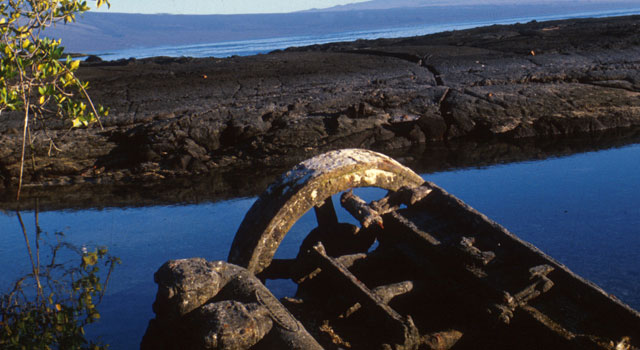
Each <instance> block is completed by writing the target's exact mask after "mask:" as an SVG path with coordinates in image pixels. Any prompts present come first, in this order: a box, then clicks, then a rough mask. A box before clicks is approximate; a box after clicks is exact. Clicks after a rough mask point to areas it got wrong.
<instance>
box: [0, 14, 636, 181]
mask: <svg viewBox="0 0 640 350" xmlns="http://www.w3.org/2000/svg"><path fill="white" fill-rule="evenodd" d="M639 32H640V17H638V16H633V17H621V18H612V19H590V20H584V19H580V20H566V21H555V22H542V23H537V22H531V23H527V24H516V25H511V26H491V27H486V28H479V29H472V30H465V31H453V32H446V33H440V34H435V35H429V36H424V37H415V38H405V39H381V40H374V41H356V42H352V43H337V44H327V45H322V46H318V45H316V46H311V47H306V48H298V49H290V50H286V51H281V52H275V53H271V54H268V55H258V56H251V57H232V58H228V59H215V58H206V59H191V58H162V57H159V58H153V59H144V60H134V59H131V60H123V61H115V62H95V63H86V64H83V67H82V68H81V73H80V75H81V76H82V78H83V79H86V80H89V81H90V82H91V87H92V88H91V91H90V92H91V93H92V96H93V99H94V101H99V102H100V103H102V104H104V105H108V106H110V107H111V116H110V117H108V118H106V119H105V120H103V124H104V129H102V130H101V129H99V128H96V127H94V128H90V129H81V130H71V131H68V126H66V125H63V124H62V123H58V124H55V123H54V124H53V125H51V126H50V127H49V130H48V131H47V132H46V135H45V132H44V131H43V130H38V129H36V130H34V135H36V136H37V139H36V148H35V157H34V159H35V164H36V167H35V171H34V170H33V168H32V167H31V166H29V167H27V175H26V177H25V180H26V182H27V183H36V184H45V185H56V184H59V185H66V184H82V183H92V184H94V183H107V184H118V183H132V182H134V181H145V182H149V181H157V180H163V179H167V178H176V177H182V176H185V175H198V174H200V175H203V174H210V173H212V172H213V173H219V172H224V171H229V170H234V169H238V168H240V167H244V168H248V169H255V167H256V166H269V167H276V166H283V165H288V164H291V162H292V161H294V160H298V159H303V158H307V157H309V156H311V155H313V154H317V153H320V152H322V151H326V150H329V149H337V148H344V147H362V148H371V149H375V150H380V151H385V152H389V151H391V150H394V149H402V148H403V147H404V148H406V147H410V146H412V145H413V146H415V145H420V144H425V143H426V144H427V145H428V144H429V142H432V141H451V140H454V139H457V140H473V141H474V142H477V141H478V140H484V139H487V138H493V139H495V138H498V139H503V140H513V139H519V138H525V137H533V136H538V137H549V136H554V135H570V134H584V133H596V132H599V131H602V130H608V129H613V128H629V127H632V126H636V125H640V98H639V97H640V75H639V74H640V73H638V72H639V71H640V70H639V68H640V60H639V59H638V57H640V39H639V38H640V33H639ZM2 117H3V118H2V121H1V122H0V135H1V136H0V177H1V180H2V181H1V182H2V183H3V185H0V186H5V187H6V186H14V185H15V183H16V182H17V181H16V178H17V175H18V170H19V148H20V144H21V141H20V137H21V132H20V131H19V130H21V117H20V116H19V115H14V114H3V116H2ZM49 138H53V139H54V140H55V145H56V146H57V148H58V149H59V150H57V149H56V148H55V147H52V145H51V143H50V142H49V141H47V140H48V139H49ZM427 147H429V146H427ZM49 153H50V154H51V155H52V156H49V155H48V154H49Z"/></svg>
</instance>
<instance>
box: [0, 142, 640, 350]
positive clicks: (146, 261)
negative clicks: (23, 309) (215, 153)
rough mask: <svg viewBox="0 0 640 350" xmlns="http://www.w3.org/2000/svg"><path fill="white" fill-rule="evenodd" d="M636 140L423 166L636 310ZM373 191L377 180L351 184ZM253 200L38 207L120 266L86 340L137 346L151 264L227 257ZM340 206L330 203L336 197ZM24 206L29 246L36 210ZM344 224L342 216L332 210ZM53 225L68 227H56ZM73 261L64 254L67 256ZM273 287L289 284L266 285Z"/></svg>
mask: <svg viewBox="0 0 640 350" xmlns="http://www.w3.org/2000/svg"><path fill="white" fill-rule="evenodd" d="M638 174H640V144H634V145H629V146H625V147H621V148H614V149H608V150H603V151H598V152H587V153H581V154H574V155H571V156H565V157H559V158H550V159H545V160H537V161H524V162H516V163H510V164H500V165H493V166H488V167H483V168H466V169H457V170H452V171H445V172H436V173H428V174H422V176H423V177H424V178H425V179H426V180H429V181H433V182H435V183H436V184H438V185H440V186H442V187H443V188H445V189H446V190H447V191H449V192H451V193H452V194H454V195H456V196H458V197H459V198H461V199H462V200H464V201H465V202H467V203H468V204H470V205H471V206H473V207H474V208H476V209H478V210H479V211H481V212H483V213H484V214H486V215H487V216H489V217H490V218H492V219H494V220H496V221H497V222H498V223H500V224H502V225H504V226H505V227H506V228H507V229H509V230H510V231H512V232H513V233H515V234H516V235H518V236H519V237H521V238H523V239H524V240H527V241H529V242H531V243H533V244H535V245H536V246H538V247H539V248H541V249H542V250H543V251H544V252H546V253H548V254H549V255H551V256H552V257H554V258H555V259H557V260H559V261H560V262H561V263H564V264H565V265H567V266H568V267H569V268H570V269H572V270H573V271H574V272H577V273H578V274H580V275H582V276H583V277H585V278H587V279H589V280H591V281H593V282H595V283H596V284H598V285H600V286H601V287H603V288H604V289H605V290H606V291H608V292H609V293H612V294H614V295H616V296H617V297H619V298H620V299H621V300H622V301H624V302H626V303H628V304H629V305H631V306H632V307H634V308H636V309H640V277H638V276H640V206H638V198H640V176H639V175H638ZM356 193H357V194H359V195H360V196H362V197H363V198H365V200H372V199H376V198H379V197H381V196H382V195H383V191H381V190H379V189H358V190H357V191H356ZM254 201H255V198H236V199H232V200H226V201H220V202H215V203H202V204H194V205H170V206H166V205H164V206H149V207H142V208H108V209H103V210H60V211H49V212H41V213H39V215H38V221H39V224H40V227H41V228H42V230H43V232H44V233H43V234H42V235H41V240H40V241H39V245H40V249H41V251H42V261H47V259H46V257H47V246H48V245H50V244H52V242H54V241H55V240H56V239H58V238H60V237H62V239H64V240H65V241H66V242H68V243H70V244H73V245H75V246H77V247H86V248H88V249H91V247H94V246H106V247H108V249H109V251H110V253H111V254H113V255H115V256H118V257H119V258H120V259H121V260H122V264H121V265H120V266H118V267H117V268H116V270H115V271H114V273H113V275H112V279H111V281H110V283H109V286H108V288H107V293H106V295H105V297H104V300H103V302H102V303H101V304H100V305H99V310H100V312H101V315H102V317H101V319H100V321H99V322H98V323H97V324H94V325H91V326H90V327H87V329H86V330H87V334H88V335H89V336H90V337H91V339H96V340H98V339H101V340H103V341H104V342H107V343H109V344H111V348H112V349H136V348H138V346H139V343H140V340H141V338H142V335H143V334H144V332H145V329H146V326H147V323H148V321H149V320H150V319H151V318H152V317H153V312H152V309H151V305H152V303H153V301H154V299H155V293H156V290H157V287H156V285H155V283H154V281H153V274H154V272H155V271H156V270H157V269H158V268H159V267H160V266H161V265H162V264H163V263H164V262H166V261H167V260H170V259H180V258H190V257H202V258H205V259H209V260H226V257H227V254H228V251H229V247H230V245H231V241H232V240H233V236H234V234H235V232H236V230H237V228H238V226H239V225H240V222H241V221H242V219H243V217H244V214H245V213H246V212H247V211H248V209H249V208H250V207H251V205H252V204H253V202H254ZM334 202H336V203H337V201H334ZM25 206H26V207H27V208H25V210H24V211H22V212H21V213H20V216H21V217H22V219H23V221H24V222H25V225H26V229H27V233H28V235H27V237H28V238H29V241H30V244H31V247H32V249H33V250H35V242H36V233H35V219H36V218H35V212H34V210H33V206H31V207H29V205H28V203H25ZM338 214H339V218H340V220H341V221H347V220H349V219H348V218H349V214H347V213H346V212H339V213H338ZM313 227H315V217H314V214H313V211H311V212H309V213H307V214H306V215H305V216H303V218H302V219H301V220H300V221H298V222H297V223H296V225H294V227H293V228H292V230H291V231H290V232H289V234H288V235H287V236H286V237H285V239H284V241H283V242H282V244H281V246H280V248H279V250H278V252H277V253H276V254H277V256H278V257H292V256H295V254H296V253H297V250H298V247H299V245H300V242H301V241H302V239H303V238H304V237H305V236H306V234H307V233H308V232H309V231H310V230H311V229H312V228H313ZM55 232H60V233H62V234H63V236H59V235H55ZM76 263H77V259H76V260H72V261H70V264H71V265H74V264H76ZM0 266H4V267H8V266H10V267H11V268H10V269H7V268H5V269H4V270H3V273H2V274H0V292H6V291H7V290H8V288H10V286H12V284H13V283H14V282H15V281H16V280H17V279H18V278H19V277H21V276H23V275H25V274H27V273H29V271H30V269H31V264H30V262H29V254H28V250H27V247H26V241H25V238H24V235H23V233H22V230H21V228H20V224H19V220H18V214H17V213H16V212H4V213H0ZM269 287H271V288H274V289H275V293H276V294H278V295H286V294H289V293H291V291H292V290H291V284H287V283H275V284H271V285H269Z"/></svg>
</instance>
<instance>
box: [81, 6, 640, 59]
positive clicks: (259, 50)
mask: <svg viewBox="0 0 640 350" xmlns="http://www.w3.org/2000/svg"><path fill="white" fill-rule="evenodd" d="M639 13H640V7H637V8H632V9H623V10H609V11H607V10H605V11H593V12H574V13H564V14H555V15H544V16H525V17H510V18H502V19H495V18H494V19H487V20H474V21H464V20H463V21H459V22H450V23H439V24H434V25H421V26H412V27H396V28H387V29H374V30H363V31H350V32H341V33H332V34H322V35H302V36H287V37H275V38H267V39H254V40H240V41H222V42H215V43H204V44H196V45H182V46H158V47H140V48H131V49H124V50H115V51H109V52H90V53H89V54H93V55H97V56H100V57H101V58H102V59H103V60H118V59H127V58H131V57H134V58H147V57H155V56H170V57H182V56H186V57H230V56H234V55H237V56H249V55H257V54H265V53H269V52H271V51H274V50H282V49H286V48H288V47H300V46H308V45H314V44H326V43H332V42H342V41H355V40H358V39H379V38H399V37H411V36H420V35H426V34H432V33H437V32H443V31H449V30H461V29H468V28H475V27H481V26H486V25H492V24H513V23H526V22H530V21H532V20H537V21H549V20H558V19H568V18H588V17H609V16H626V15H633V14H639Z"/></svg>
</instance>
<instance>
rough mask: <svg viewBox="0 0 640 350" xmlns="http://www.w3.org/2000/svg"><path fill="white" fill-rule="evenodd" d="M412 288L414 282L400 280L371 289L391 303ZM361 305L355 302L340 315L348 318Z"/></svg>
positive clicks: (382, 299) (381, 298) (383, 299)
mask: <svg viewBox="0 0 640 350" xmlns="http://www.w3.org/2000/svg"><path fill="white" fill-rule="evenodd" d="M412 290H413V282H412V281H404V282H398V283H393V284H388V285H384V286H379V287H375V288H373V289H372V290H371V292H372V293H373V294H375V295H376V296H377V297H378V298H380V300H381V301H382V302H383V303H385V304H389V302H390V301H391V300H392V299H393V298H395V297H397V296H399V295H403V294H406V293H409V292H410V291H412ZM361 307H362V305H361V304H360V303H355V304H354V305H353V306H351V307H350V308H349V309H347V311H345V313H344V314H342V315H340V317H341V318H347V317H349V316H351V315H353V313H354V312H356V311H358V310H360V308H361Z"/></svg>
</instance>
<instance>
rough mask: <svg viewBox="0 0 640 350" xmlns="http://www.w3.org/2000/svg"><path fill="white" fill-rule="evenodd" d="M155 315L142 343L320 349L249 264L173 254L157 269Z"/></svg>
mask: <svg viewBox="0 0 640 350" xmlns="http://www.w3.org/2000/svg"><path fill="white" fill-rule="evenodd" d="M155 280H156V283H157V284H158V294H157V296H156V301H155V303H154V312H155V314H156V317H155V318H154V319H152V320H151V321H150V322H149V327H148V328H147V332H146V333H145V335H144V337H143V339H142V344H141V349H142V350H146V349H153V350H170V349H176V350H177V349H219V350H241V349H248V348H252V349H283V348H287V349H289V348H291V349H311V350H314V349H322V348H321V347H320V345H319V344H318V343H317V342H316V340H315V339H314V338H313V337H312V336H311V335H310V334H309V333H307V331H306V329H305V328H304V326H303V325H302V324H301V323H300V322H299V321H298V320H296V318H295V317H293V316H292V315H291V314H290V313H289V311H288V310H287V309H286V308H285V307H284V306H283V305H282V304H280V302H279V301H278V300H277V299H276V298H275V297H274V296H273V295H272V294H271V292H270V291H269V290H268V289H267V288H266V287H265V286H264V285H263V284H262V283H261V282H260V280H258V278H257V277H255V276H254V275H253V274H251V273H249V272H248V271H247V270H246V269H244V268H241V267H238V266H236V265H232V264H229V263H226V262H223V261H216V262H208V261H206V260H204V259H201V258H192V259H184V260H172V261H169V262H167V263H165V264H164V265H163V266H162V267H161V268H160V269H159V270H158V272H156V274H155Z"/></svg>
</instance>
